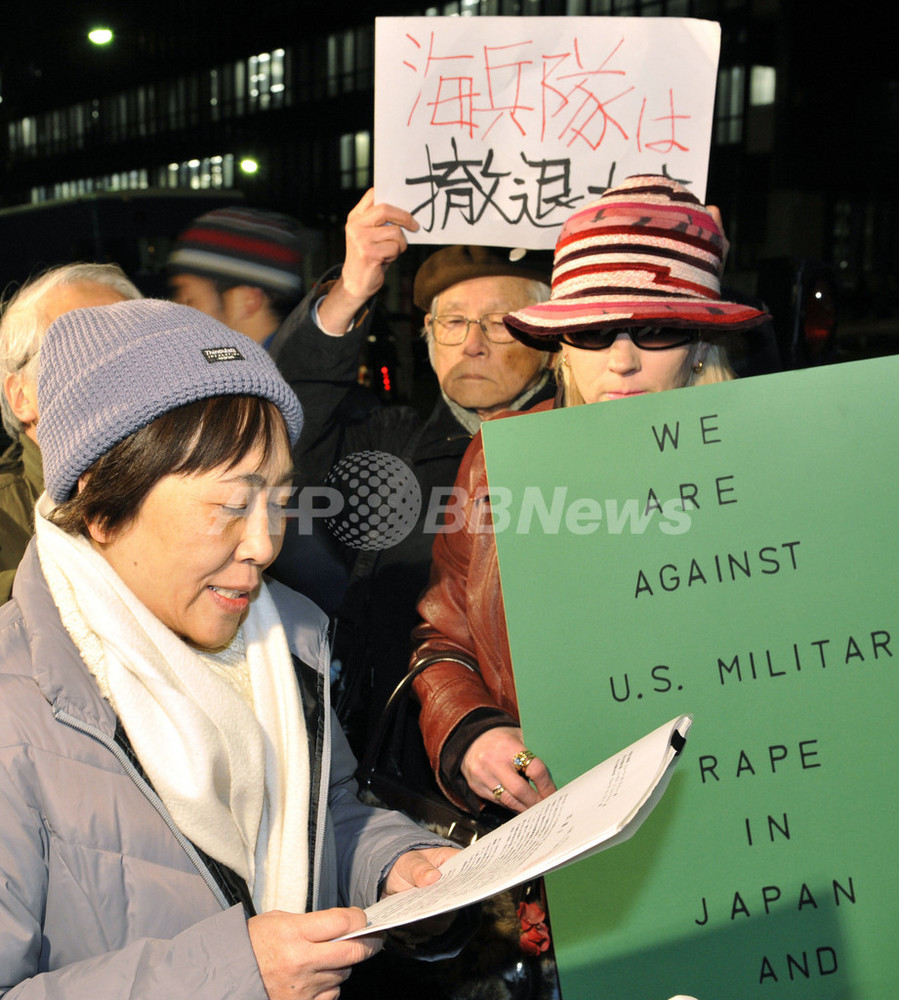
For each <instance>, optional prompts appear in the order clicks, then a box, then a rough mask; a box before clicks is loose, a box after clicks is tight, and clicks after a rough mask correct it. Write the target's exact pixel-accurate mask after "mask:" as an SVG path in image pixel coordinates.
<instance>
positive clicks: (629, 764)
mask: <svg viewBox="0 0 899 1000" xmlns="http://www.w3.org/2000/svg"><path fill="white" fill-rule="evenodd" d="M691 723H692V716H689V715H681V716H678V717H677V718H676V719H672V720H671V721H670V722H669V723H667V724H666V725H664V726H660V727H659V728H658V729H656V730H655V731H654V732H651V733H649V735H647V736H644V737H643V738H642V739H640V740H637V742H636V743H632V744H631V745H630V746H629V747H626V748H625V749H624V750H622V751H620V752H619V753H617V754H615V755H614V756H612V757H610V758H609V759H608V760H606V761H604V762H603V763H602V764H598V765H597V766H596V767H594V768H591V769H590V770H589V771H586V772H585V773H584V774H582V775H581V776H580V777H578V778H575V779H574V780H573V781H570V782H569V783H568V784H567V785H565V786H564V787H563V788H560V789H558V791H556V792H555V793H553V794H552V795H550V796H549V798H547V799H544V800H543V801H542V802H539V803H538V804H537V805H536V806H533V807H532V808H530V809H528V810H527V811H526V812H523V813H519V814H518V815H517V816H515V817H514V818H513V819H511V820H509V821H508V822H507V823H505V824H503V825H502V826H501V827H498V828H497V829H496V830H492V831H491V832H490V833H488V834H486V835H485V836H483V837H481V838H479V839H478V840H476V841H475V842H474V843H473V844H472V845H471V846H470V847H467V848H465V850H463V851H460V852H459V853H458V854H457V855H455V856H454V857H453V858H452V859H451V860H450V861H448V862H447V863H446V864H444V865H443V866H442V867H441V869H440V871H441V873H442V874H441V877H440V879H439V880H438V881H437V882H435V883H434V884H433V885H429V886H425V887H424V888H421V889H409V890H407V891H406V892H401V893H397V894H396V895H393V896H388V897H387V898H386V899H382V900H381V901H380V902H377V903H375V904H374V905H372V906H369V907H368V909H367V910H366V911H365V912H366V915H367V917H368V923H367V925H366V926H365V928H364V929H362V930H360V931H358V932H356V933H355V934H348V935H347V937H359V936H360V935H363V934H371V933H372V932H374V931H384V930H387V929H388V928H390V927H396V926H399V925H400V924H405V923H411V922H412V921H416V920H422V919H423V918H425V917H431V916H435V915H436V914H438V913H445V912H447V911H449V910H456V909H459V908H460V907H463V906H468V905H469V904H470V903H474V902H477V901H478V900H481V899H486V898H487V897H488V896H493V895H495V894H496V893H498V892H502V891H503V890H505V889H509V888H511V887H512V886H515V885H519V884H521V883H522V882H527V881H528V880H530V879H532V878H537V877H538V876H540V875H545V874H546V873H547V872H550V871H554V870H555V869H557V868H562V867H564V866H565V865H569V864H571V863H572V862H573V861H578V860H580V859H581V858H586V857H589V856H590V855H591V854H595V853H597V852H598V851H602V850H605V849H606V848H608V847H611V846H612V845H613V844H618V843H621V842H622V841H624V840H627V839H628V838H629V837H631V836H633V834H634V833H635V832H636V831H637V829H639V827H640V825H641V823H642V822H643V820H644V819H645V818H646V817H647V816H648V815H649V813H650V812H651V811H652V810H653V808H654V807H655V805H656V803H657V802H658V800H659V798H661V795H662V793H663V792H664V790H665V787H666V786H667V784H668V779H669V777H670V775H671V772H672V770H673V765H674V764H675V763H676V760H677V756H678V754H679V753H680V750H681V748H682V747H683V745H684V741H685V738H686V735H687V731H688V730H689V728H690V725H691Z"/></svg>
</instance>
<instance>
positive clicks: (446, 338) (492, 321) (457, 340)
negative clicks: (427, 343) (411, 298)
mask: <svg viewBox="0 0 899 1000" xmlns="http://www.w3.org/2000/svg"><path fill="white" fill-rule="evenodd" d="M503 316H505V313H501V312H495V313H486V314H485V315H483V316H479V317H478V318H477V319H474V318H469V317H468V316H458V315H456V314H455V313H452V314H449V315H447V316H433V317H432V318H431V329H432V330H433V332H434V340H436V341H437V343H438V344H443V345H444V346H446V347H454V346H455V345H456V344H461V343H463V341H464V340H465V338H466V337H467V336H468V328H469V327H470V326H471V324H472V323H477V325H478V326H479V327H480V328H481V330H482V331H483V333H484V336H485V337H486V338H487V339H488V340H489V341H492V342H493V343H494V344H508V343H510V342H511V341H512V340H514V339H515V338H514V337H513V336H512V334H511V333H509V331H508V330H507V329H506V324H505V323H503Z"/></svg>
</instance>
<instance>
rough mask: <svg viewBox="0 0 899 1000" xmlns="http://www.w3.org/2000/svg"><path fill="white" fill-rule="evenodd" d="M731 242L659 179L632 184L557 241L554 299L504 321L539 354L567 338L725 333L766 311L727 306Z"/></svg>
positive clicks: (570, 224) (585, 212)
mask: <svg viewBox="0 0 899 1000" xmlns="http://www.w3.org/2000/svg"><path fill="white" fill-rule="evenodd" d="M723 248H724V235H723V233H722V232H721V230H720V228H719V227H718V225H717V223H716V222H715V220H714V219H713V218H712V216H711V215H710V214H709V213H708V212H707V211H706V209H705V207H704V206H703V205H702V204H701V203H700V202H699V200H698V199H697V198H696V196H695V195H694V194H692V193H691V192H690V191H688V190H687V189H686V188H685V187H684V186H683V185H681V184H679V183H678V182H677V181H674V180H671V178H669V177H664V176H661V175H644V176H634V177H628V178H627V180H625V181H624V182H623V183H622V184H619V185H618V186H617V187H613V188H609V189H608V190H607V191H606V192H605V194H603V195H602V197H601V198H599V199H598V200H597V201H594V202H592V203H591V204H589V205H587V206H586V207H585V208H582V209H579V210H578V211H577V212H575V213H574V215H572V216H571V218H570V219H569V220H568V221H567V222H566V223H565V225H564V226H563V227H562V232H561V234H560V235H559V239H558V241H557V242H556V253H555V260H554V263H553V277H552V296H551V298H550V299H549V300H548V301H547V302H543V303H541V304H539V305H534V306H528V307H527V308H526V309H520V310H519V311H518V312H514V313H511V314H510V315H508V316H506V317H505V322H506V325H507V326H508V328H509V330H510V332H511V333H512V334H513V335H514V336H515V337H517V338H518V339H519V340H521V341H522V342H523V343H525V344H528V345H529V346H531V347H538V348H540V349H542V350H547V349H549V350H553V349H557V348H558V341H559V338H560V337H561V336H562V335H563V334H564V333H566V332H568V331H575V330H596V329H601V328H603V327H623V328H629V327H639V326H649V325H653V326H665V327H678V328H688V329H695V330H701V331H703V333H704V334H706V335H708V334H709V333H710V332H712V331H719V332H727V331H731V330H744V329H748V328H749V327H753V326H758V325H759V324H760V323H762V322H764V321H765V320H766V319H767V318H768V317H767V314H766V313H764V312H760V311H759V310H758V309H752V308H751V307H749V306H746V305H741V304H739V303H736V302H725V301H723V300H722V299H721V285H720V279H719V275H720V273H721V270H722V267H723V257H722V254H723Z"/></svg>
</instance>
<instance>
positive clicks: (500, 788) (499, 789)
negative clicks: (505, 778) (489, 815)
mask: <svg viewBox="0 0 899 1000" xmlns="http://www.w3.org/2000/svg"><path fill="white" fill-rule="evenodd" d="M505 790H506V786H505V785H497V786H496V788H494V789H493V797H494V798H495V799H496V801H497V802H499V800H500V799H501V798H502V797H503V792H504V791H505Z"/></svg>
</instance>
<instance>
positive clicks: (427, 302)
mask: <svg viewBox="0 0 899 1000" xmlns="http://www.w3.org/2000/svg"><path fill="white" fill-rule="evenodd" d="M510 257H514V258H515V259H510ZM551 270H552V254H551V253H549V251H544V250H527V251H524V250H509V248H508V247H468V246H451V247H444V248H443V249H442V250H438V251H436V253H432V254H431V256H430V257H428V259H427V260H426V261H425V262H424V264H422V265H421V267H420V268H419V269H418V273H417V274H416V275H415V284H414V285H413V287H412V300H413V301H414V302H415V304H416V305H417V306H418V308H419V309H421V311H422V312H428V310H430V308H431V302H432V301H433V300H434V296H435V295H439V294H440V293H441V292H442V291H444V290H445V289H447V288H449V287H450V285H458V284H459V282H460V281H469V280H470V279H471V278H501V277H506V276H508V277H511V278H527V279H528V280H531V281H542V282H544V283H545V284H547V285H548V284H549V277H550V272H551Z"/></svg>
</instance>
